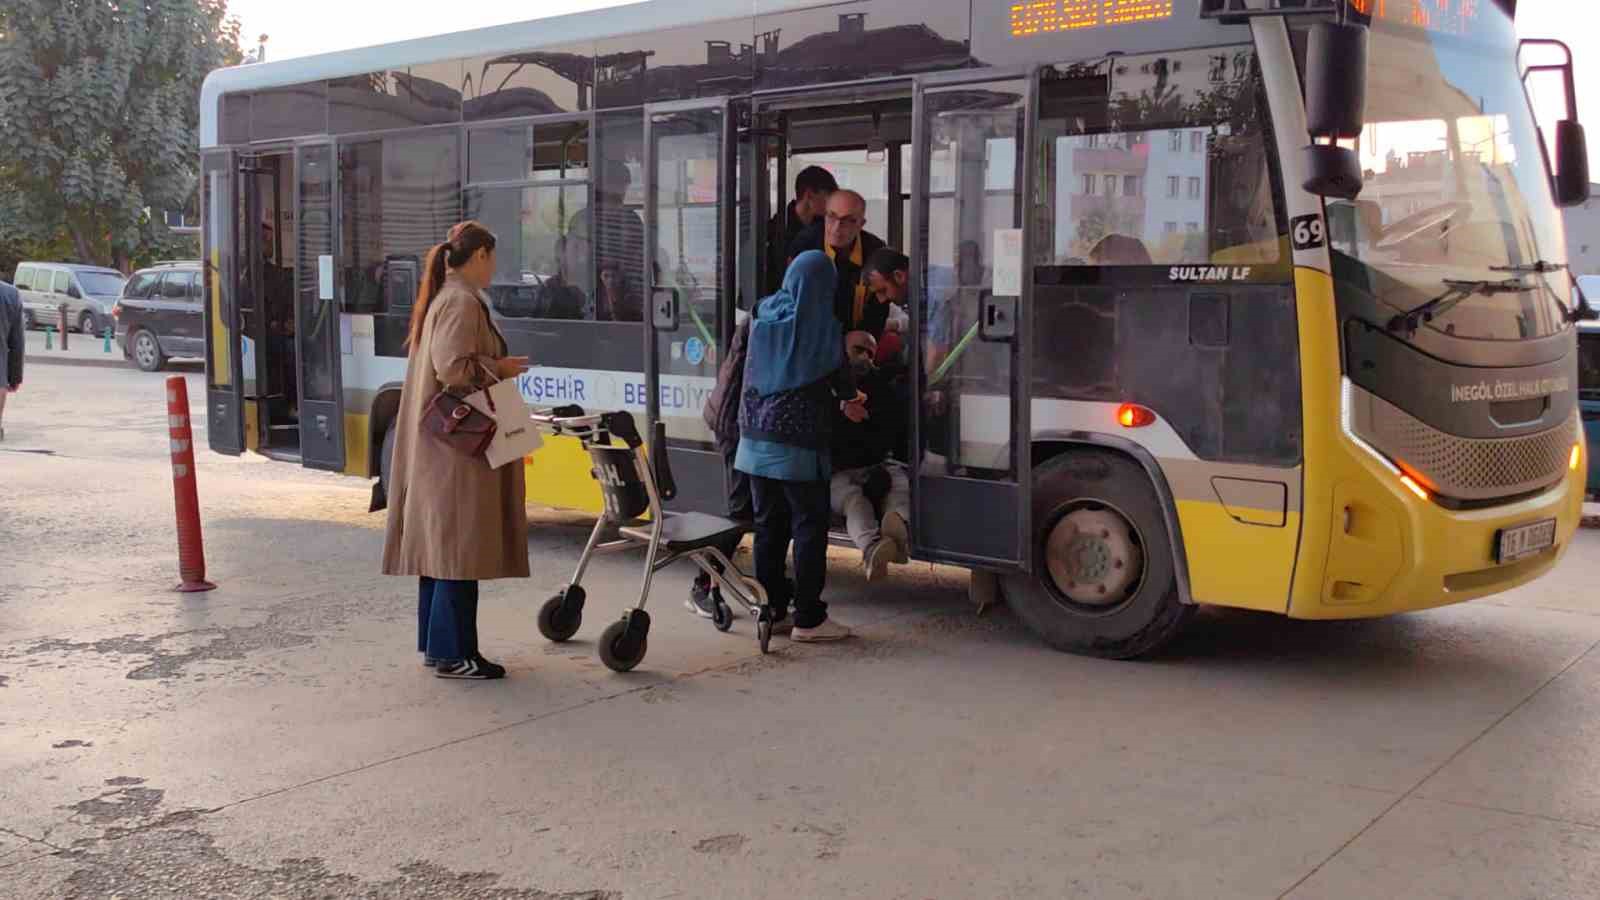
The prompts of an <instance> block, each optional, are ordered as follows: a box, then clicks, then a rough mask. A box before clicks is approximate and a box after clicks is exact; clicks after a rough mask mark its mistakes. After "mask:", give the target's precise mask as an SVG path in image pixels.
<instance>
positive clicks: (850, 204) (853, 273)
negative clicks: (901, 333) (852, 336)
mask: <svg viewBox="0 0 1600 900" xmlns="http://www.w3.org/2000/svg"><path fill="white" fill-rule="evenodd" d="M866 224H867V201H866V198H864V197H862V196H861V195H860V194H858V193H856V192H855V191H850V190H839V191H834V192H833V194H832V196H830V197H828V210H827V212H826V213H825V214H824V215H823V217H822V220H821V221H819V222H813V223H812V224H811V227H809V228H807V229H806V230H805V231H802V232H801V233H800V235H799V236H798V237H796V238H795V239H794V242H793V243H791V244H790V245H789V258H790V259H794V258H795V257H796V256H799V255H800V254H802V253H804V252H805V251H807V250H821V251H822V252H823V253H826V254H828V258H829V259H831V260H833V266H834V269H835V270H836V271H837V272H838V273H839V281H838V286H837V287H836V288H835V291H834V295H833V314H834V315H835V316H836V317H838V319H839V325H840V326H841V327H842V328H844V330H845V331H865V332H867V333H869V334H871V335H872V336H873V338H878V337H881V336H882V335H883V329H884V327H885V325H886V324H887V323H888V320H889V307H888V306H887V305H885V304H882V303H875V302H870V301H871V299H872V298H870V297H869V296H868V291H867V286H866V285H865V284H864V283H863V282H862V280H861V273H862V269H863V268H865V266H866V264H867V260H868V259H869V258H871V257H872V255H873V254H874V253H877V252H878V251H879V250H881V249H883V241H882V240H880V239H879V238H878V236H877V235H875V234H873V233H872V232H870V231H867V230H865V226H866Z"/></svg>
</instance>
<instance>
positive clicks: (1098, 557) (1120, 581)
mask: <svg viewBox="0 0 1600 900" xmlns="http://www.w3.org/2000/svg"><path fill="white" fill-rule="evenodd" d="M1045 562H1046V567H1047V568H1048V569H1049V572H1050V579H1051V581H1053V582H1054V586H1055V589H1056V590H1057V591H1059V592H1060V593H1061V595H1062V596H1063V597H1065V598H1066V599H1067V600H1069V601H1071V602H1073V603H1078V604H1082V605H1084V606H1089V607H1097V608H1105V607H1111V606H1116V605H1118V604H1120V603H1123V602H1125V601H1127V600H1128V598H1129V596H1130V595H1131V594H1132V592H1133V589H1134V588H1135V587H1136V586H1137V585H1138V584H1139V581H1140V580H1141V579H1142V578H1143V576H1144V553H1143V551H1142V550H1141V549H1140V541H1139V540H1138V535H1137V531H1136V530H1135V529H1134V527H1133V524H1132V523H1131V522H1129V521H1128V520H1127V518H1126V517H1124V516H1123V515H1122V514H1121V513H1120V512H1117V511H1116V510H1115V509H1112V508H1110V507H1105V506H1100V507H1080V508H1078V509H1075V510H1073V511H1071V512H1069V513H1067V514H1066V515H1064V516H1062V517H1061V519H1060V520H1059V521H1057V522H1056V524H1055V527H1053V528H1051V529H1050V534H1049V536H1048V537H1046V539H1045Z"/></svg>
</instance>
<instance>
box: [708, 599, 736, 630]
mask: <svg viewBox="0 0 1600 900" xmlns="http://www.w3.org/2000/svg"><path fill="white" fill-rule="evenodd" d="M711 624H712V625H715V626H716V627H717V630H718V631H727V630H728V629H730V628H732V627H733V610H732V609H731V608H730V607H729V606H728V604H727V603H725V602H724V601H722V600H720V599H719V600H718V601H717V605H716V608H715V609H713V610H712V611H711Z"/></svg>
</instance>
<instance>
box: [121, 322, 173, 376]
mask: <svg viewBox="0 0 1600 900" xmlns="http://www.w3.org/2000/svg"><path fill="white" fill-rule="evenodd" d="M128 348H129V349H128V353H129V355H130V356H132V357H133V364H134V365H136V366H138V367H139V371H141V372H159V371H161V369H162V367H164V366H166V364H167V355H166V354H165V353H163V352H162V351H161V342H160V341H158V340H156V336H155V335H154V334H153V333H151V332H150V331H149V330H148V329H145V328H141V329H139V330H138V331H135V332H134V333H133V334H130V335H128Z"/></svg>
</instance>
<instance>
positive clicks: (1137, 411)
mask: <svg viewBox="0 0 1600 900" xmlns="http://www.w3.org/2000/svg"><path fill="white" fill-rule="evenodd" d="M1155 421H1156V414H1155V413H1153V412H1151V411H1150V410H1149V409H1147V408H1145V407H1143V406H1140V405H1139V404H1137V403H1124V404H1122V405H1121V406H1119V407H1117V424H1118V425H1121V426H1122V427H1123V428H1143V427H1145V426H1146V425H1153V424H1155Z"/></svg>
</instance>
